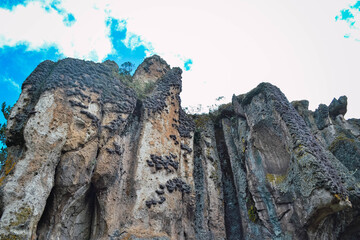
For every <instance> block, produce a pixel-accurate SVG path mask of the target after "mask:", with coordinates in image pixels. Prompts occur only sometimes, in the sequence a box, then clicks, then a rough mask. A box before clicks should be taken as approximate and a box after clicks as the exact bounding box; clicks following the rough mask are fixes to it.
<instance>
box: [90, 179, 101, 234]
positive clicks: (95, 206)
mask: <svg viewBox="0 0 360 240" xmlns="http://www.w3.org/2000/svg"><path fill="white" fill-rule="evenodd" d="M88 199H89V201H90V204H89V206H90V209H91V210H92V211H91V216H90V219H91V225H90V231H89V233H90V234H89V240H90V239H96V237H97V235H98V234H97V232H98V229H99V228H98V225H99V218H98V216H99V213H98V211H99V202H98V200H97V196H96V189H95V187H94V185H93V184H92V183H91V184H90V188H89V195H88Z"/></svg>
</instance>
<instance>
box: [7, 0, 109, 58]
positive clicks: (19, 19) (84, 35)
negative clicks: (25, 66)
mask: <svg viewBox="0 0 360 240" xmlns="http://www.w3.org/2000/svg"><path fill="white" fill-rule="evenodd" d="M45 6H47V3H46V2H45V1H32V2H28V3H27V5H26V6H23V5H18V6H16V7H14V8H13V9H12V10H11V11H10V10H7V9H0V22H2V23H6V24H1V25H0V47H2V46H4V45H7V46H16V45H18V44H27V45H28V48H29V49H30V50H39V49H41V48H46V47H48V46H57V47H58V48H59V51H60V52H61V53H62V54H64V55H65V56H67V57H76V58H84V59H90V60H95V61H101V60H103V59H104V58H105V57H106V56H107V55H108V54H109V53H110V52H111V50H112V45H111V41H110V39H109V29H108V27H107V26H106V23H105V20H106V18H107V15H106V13H105V12H104V9H101V8H98V6H97V5H96V1H89V0H77V1H70V0H64V1H62V2H61V4H60V5H59V7H60V8H61V9H64V10H65V11H67V12H69V13H72V14H73V15H74V16H75V19H76V22H74V23H73V24H72V25H71V26H66V24H65V23H64V21H63V20H64V15H63V14H61V13H59V12H57V11H55V10H54V9H52V8H49V10H46V9H45Z"/></svg>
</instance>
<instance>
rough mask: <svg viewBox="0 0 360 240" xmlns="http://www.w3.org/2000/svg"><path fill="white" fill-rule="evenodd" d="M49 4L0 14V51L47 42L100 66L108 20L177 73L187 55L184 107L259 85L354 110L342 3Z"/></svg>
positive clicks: (352, 62) (356, 50)
mask: <svg viewBox="0 0 360 240" xmlns="http://www.w3.org/2000/svg"><path fill="white" fill-rule="evenodd" d="M52 2H53V1H50V0H47V1H31V2H28V3H27V4H26V5H25V6H16V7H14V8H12V11H10V10H6V9H0V21H1V22H2V23H5V22H6V23H7V24H1V25H0V47H1V46H3V45H10V46H14V45H16V44H19V43H26V44H28V46H29V48H30V49H38V48H43V47H46V46H48V45H54V46H57V48H58V49H59V50H60V52H62V53H63V54H64V55H65V56H71V57H78V58H85V59H91V60H97V61H101V60H102V59H104V58H106V56H107V55H108V54H110V53H113V51H114V48H113V46H112V43H111V40H110V38H109V35H110V30H109V26H107V24H106V23H107V21H108V19H111V18H113V19H117V20H120V23H121V24H120V26H119V30H126V36H125V38H124V39H123V43H124V44H125V45H126V46H127V47H129V48H131V49H134V48H136V47H138V46H145V48H146V49H147V55H151V54H153V53H157V54H159V55H161V56H162V57H163V58H164V59H165V60H166V61H167V62H168V63H170V64H171V65H172V66H181V67H183V68H184V69H185V66H184V63H186V62H188V60H189V59H191V61H192V62H193V64H192V65H191V68H189V70H188V71H184V73H183V93H182V99H183V103H184V105H188V106H189V105H195V104H197V103H199V104H202V105H203V106H208V105H212V104H213V103H214V102H215V99H216V98H217V97H219V96H225V97H226V99H227V101H229V100H230V99H231V95H232V94H233V93H235V94H239V93H244V92H247V91H249V90H251V89H252V88H253V87H255V86H256V85H257V84H259V83H260V82H263V81H267V82H271V83H273V84H275V85H277V86H279V87H280V88H281V89H282V90H283V91H284V92H285V94H286V95H287V96H288V97H289V100H296V99H303V98H306V99H309V100H310V106H311V108H312V109H314V108H315V107H316V106H317V105H318V104H319V103H327V104H328V103H329V102H330V101H331V99H332V98H333V97H338V96H340V95H344V94H346V95H347V96H348V97H349V102H350V104H349V111H348V116H349V115H350V116H351V115H352V116H354V114H356V113H357V112H356V106H355V103H356V102H360V96H358V94H357V93H356V92H355V91H354V89H359V87H360V85H359V84H360V83H359V81H358V79H357V78H358V73H357V69H358V66H357V65H358V62H359V61H358V58H359V56H360V44H359V43H358V42H355V41H352V42H350V41H348V40H349V39H345V38H344V37H343V36H344V34H342V32H343V31H345V28H348V26H344V25H342V24H339V22H340V21H337V22H336V21H335V19H334V17H335V16H337V15H339V11H340V10H341V9H344V8H346V2H347V3H348V4H350V3H351V2H350V1H338V0H318V1H313V0H304V1H301V3H299V2H298V1H296V0H278V1H268V0H256V1H250V0H248V1H247V0H243V1H238V0H224V1H222V2H221V3H219V1H213V0H207V1H200V0H199V1H190V0H182V1H168V0H166V1H165V0H152V1H119V0H106V1H101V0H77V1H73V0H62V1H56V2H55V3H56V4H55V5H52V4H51V3H52ZM352 2H354V1H352ZM355 2H356V1H355ZM353 4H354V3H353ZM69 14H71V15H69ZM352 14H353V15H354V18H356V17H357V15H356V14H357V12H356V11H354V12H352ZM69 16H70V17H69ZM71 16H73V18H74V19H75V20H73V21H71ZM185 70H186V69H185ZM352 104H354V105H352Z"/></svg>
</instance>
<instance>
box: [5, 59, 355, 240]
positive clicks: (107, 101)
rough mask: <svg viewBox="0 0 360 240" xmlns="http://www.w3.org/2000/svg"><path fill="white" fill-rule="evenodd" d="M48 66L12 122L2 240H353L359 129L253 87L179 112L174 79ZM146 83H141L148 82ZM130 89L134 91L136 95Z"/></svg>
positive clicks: (68, 62)
mask: <svg viewBox="0 0 360 240" xmlns="http://www.w3.org/2000/svg"><path fill="white" fill-rule="evenodd" d="M131 84H136V86H139V87H138V88H137V89H136V90H137V91H138V92H135V91H134V90H133V89H132V88H130V87H128V86H129V84H125V81H123V80H122V77H121V76H119V75H118V66H117V65H116V64H115V63H113V62H111V61H106V62H104V63H101V64H96V63H92V62H85V61H81V60H76V59H64V60H61V61H59V62H57V63H54V62H51V61H45V62H43V63H41V64H40V65H39V66H38V67H37V68H36V69H35V71H34V72H33V73H32V74H31V75H30V76H29V77H28V78H27V79H26V81H25V82H24V84H23V87H22V88H23V91H22V94H21V96H20V98H19V100H18V102H17V103H16V105H15V106H14V108H13V110H12V112H11V115H10V118H9V121H8V139H7V140H8V147H9V149H8V153H9V155H8V159H7V162H6V165H5V166H4V167H3V169H2V170H1V175H0V185H1V186H0V216H1V219H0V239H112V240H115V239H161V240H165V239H204V240H205V239H358V238H359V237H360V235H359V233H360V199H359V197H360V189H359V188H360V172H359V171H357V169H359V168H360V141H359V136H360V120H357V119H350V120H345V119H344V117H343V115H344V114H345V113H346V105H347V99H346V97H341V98H339V100H336V99H334V101H333V102H332V103H331V104H330V106H326V105H320V106H319V109H317V110H316V111H315V112H311V111H309V110H308V109H307V107H308V102H306V101H299V102H293V103H289V102H288V101H287V99H286V97H285V96H284V94H283V93H281V91H280V90H279V89H278V88H276V87H275V86H273V85H271V84H269V83H262V84H260V85H259V86H258V87H256V88H255V89H254V90H252V91H251V92H249V93H247V94H244V95H240V96H234V97H233V100H232V103H230V104H228V105H225V106H222V107H221V108H220V109H219V110H218V111H217V112H215V113H212V114H203V115H196V116H188V115H187V114H185V112H184V111H183V110H182V109H181V100H180V97H179V94H180V92H181V70H180V69H179V68H170V67H169V66H168V65H167V64H166V62H165V61H164V60H162V59H161V58H160V57H158V56H154V57H151V58H148V59H146V60H145V61H144V63H143V64H141V65H140V66H139V68H138V69H137V70H136V72H135V75H134V76H133V78H132V83H131ZM150 85H151V86H152V87H151V88H149V86H150ZM139 91H140V92H142V94H139Z"/></svg>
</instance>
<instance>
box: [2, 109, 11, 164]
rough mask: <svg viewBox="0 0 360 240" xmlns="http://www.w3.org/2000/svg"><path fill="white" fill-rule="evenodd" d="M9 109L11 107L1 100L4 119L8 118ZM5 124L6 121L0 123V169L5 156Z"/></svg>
mask: <svg viewBox="0 0 360 240" xmlns="http://www.w3.org/2000/svg"><path fill="white" fill-rule="evenodd" d="M10 111H11V107H10V106H6V103H5V102H3V104H2V105H1V112H2V113H3V115H4V117H5V119H6V120H7V119H8V118H9V115H10ZM6 125H7V123H6V122H5V123H3V124H1V125H0V143H1V144H0V145H1V149H0V169H1V167H2V166H3V165H4V164H5V161H6V158H7V147H6V135H5V130H6Z"/></svg>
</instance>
